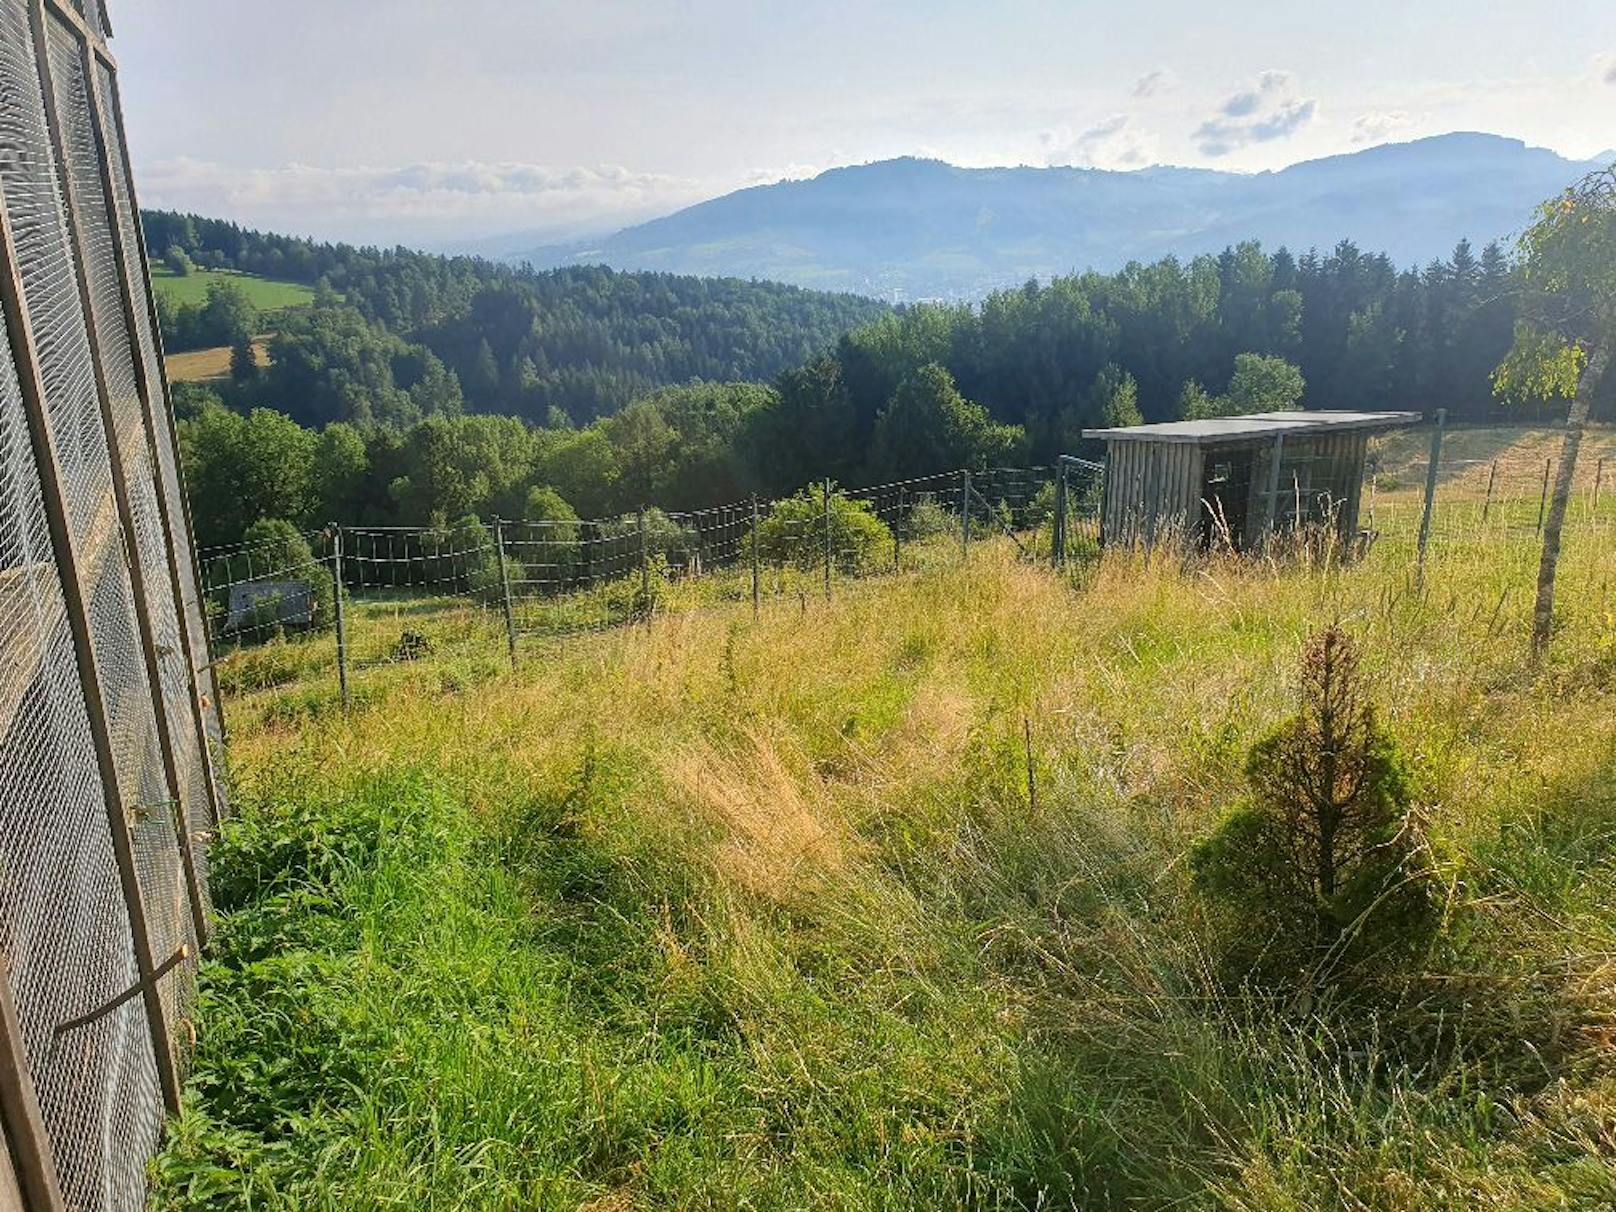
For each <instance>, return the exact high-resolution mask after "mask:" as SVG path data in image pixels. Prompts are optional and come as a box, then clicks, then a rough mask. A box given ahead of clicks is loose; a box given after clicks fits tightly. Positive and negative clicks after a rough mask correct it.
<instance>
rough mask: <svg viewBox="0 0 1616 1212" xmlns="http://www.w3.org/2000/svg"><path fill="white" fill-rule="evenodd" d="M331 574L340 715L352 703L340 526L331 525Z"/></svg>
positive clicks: (349, 707) (339, 524) (345, 712)
mask: <svg viewBox="0 0 1616 1212" xmlns="http://www.w3.org/2000/svg"><path fill="white" fill-rule="evenodd" d="M331 572H332V579H333V581H334V582H335V583H334V584H333V586H332V596H333V598H334V600H335V602H336V610H335V614H336V623H337V689H338V691H339V692H340V693H341V695H342V713H343V714H344V715H346V714H348V712H349V710H350V709H351V708H352V706H353V703H352V700H351V699H350V698H349V694H348V614H347V605H346V603H344V602H343V600H342V599H343V584H342V580H343V573H342V524H341V523H340V522H333V523H331Z"/></svg>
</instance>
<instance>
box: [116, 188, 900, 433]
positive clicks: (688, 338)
mask: <svg viewBox="0 0 1616 1212" xmlns="http://www.w3.org/2000/svg"><path fill="white" fill-rule="evenodd" d="M143 226H144V230H145V235H146V241H147V250H148V253H149V254H150V255H151V256H152V258H153V259H154V260H156V259H157V258H163V257H166V256H167V254H168V252H169V250H176V251H177V252H179V253H183V254H185V255H186V256H187V257H189V258H190V259H191V260H192V261H193V262H194V263H195V264H196V265H197V266H198V267H200V268H199V269H197V270H196V271H194V272H193V273H192V274H191V275H188V276H186V277H185V278H160V279H159V289H160V290H161V291H162V292H163V293H162V294H161V295H160V296H159V298H160V303H161V304H162V307H163V309H164V312H165V314H164V315H163V330H164V335H165V339H168V340H169V348H170V349H171V351H178V350H182V349H208V348H214V347H218V346H228V345H232V344H235V343H237V342H238V341H240V340H242V339H245V338H246V337H248V336H251V335H254V334H258V333H262V332H264V331H265V328H264V327H263V326H262V321H263V315H262V313H263V312H264V311H265V310H267V309H272V308H275V307H279V308H281V309H282V310H281V313H280V315H279V317H278V319H277V320H276V321H275V322H274V324H273V326H274V328H275V330H276V335H275V338H274V339H273V340H272V341H271V342H270V349H269V353H270V356H271V359H272V362H273V364H272V366H271V367H270V368H269V370H268V372H267V373H266V374H265V375H263V376H262V377H261V378H260V380H259V381H257V382H253V383H249V384H247V385H244V386H243V388H242V391H241V394H242V398H241V399H240V400H238V401H235V402H236V403H238V404H239V405H241V406H242V407H243V408H249V407H251V406H253V405H265V406H268V407H271V408H275V409H277V410H279V411H282V412H285V413H288V414H289V415H292V416H294V417H296V418H297V419H299V420H300V421H304V422H307V423H312V424H324V423H326V422H328V421H334V420H355V421H371V420H374V421H380V422H382V423H384V424H408V423H410V422H412V421H415V420H418V419H420V418H421V417H423V416H430V415H433V414H437V413H457V412H461V411H480V412H497V413H501V414H504V415H516V416H522V417H525V418H528V419H530V420H535V421H540V422H545V421H552V420H557V421H559V420H567V421H569V422H570V421H577V422H587V421H589V420H591V419H593V418H594V417H597V416H602V415H610V414H612V413H614V412H616V411H617V410H618V409H619V408H621V407H622V406H623V405H625V404H627V403H628V402H629V401H631V400H633V399H634V398H635V397H636V396H639V395H644V394H646V393H647V392H650V391H653V390H655V389H656V388H658V387H663V386H667V385H670V384H682V383H687V382H689V381H691V380H692V379H703V380H710V381H722V380H740V379H753V380H760V379H770V378H773V377H774V376H775V375H777V374H779V373H780V372H781V371H784V370H787V369H789V368H791V367H794V366H797V365H800V364H801V363H803V362H805V361H807V360H809V359H810V358H813V357H814V356H816V355H818V354H819V353H821V352H822V351H823V350H825V349H826V348H828V347H830V346H831V345H833V344H835V342H836V340H837V339H838V338H839V337H840V336H841V335H842V334H843V333H845V332H847V331H848V330H849V329H852V328H856V327H858V326H859V325H861V324H865V323H868V322H869V321H871V320H874V319H877V318H878V317H880V316H881V315H883V314H885V313H886V312H887V310H888V309H887V308H886V306H885V305H883V304H881V303H878V302H876V301H874V300H871V299H867V298H861V297H859V296H857V295H852V294H845V293H825V292H819V291H811V290H804V289H801V288H799V287H796V286H790V285H783V284H780V283H777V282H759V281H748V280H742V279H739V278H733V277H730V278H703V277H691V276H681V275H675V274H668V273H657V272H635V273H624V272H614V271H612V270H608V269H602V268H598V267H572V268H566V269H557V270H551V271H545V272H535V271H532V270H526V269H515V268H512V267H511V266H508V265H499V264H496V263H494V262H491V261H485V260H480V259H477V258H473V257H443V256H437V255H434V254H430V253H422V252H414V251H412V250H410V249H405V248H394V249H386V250H382V249H375V248H355V247H353V246H351V245H345V244H327V243H318V242H316V241H313V240H307V239H302V238H299V237H295V236H287V235H279V234H275V233H269V232H259V231H252V230H249V229H245V228H242V227H240V226H239V225H237V224H234V223H228V222H224V221H222V220H217V219H208V218H203V217H201V216H198V215H184V214H176V213H172V212H162V211H148V212H145V213H144V215H143ZM193 279H195V282H194V284H193ZM219 283H223V284H226V285H229V286H234V287H239V288H240V290H239V291H229V292H226V295H227V297H224V298H220V297H217V296H218V294H219V292H215V291H211V290H210V289H209V288H210V287H211V286H213V285H215V284H219ZM178 292H185V297H181V296H180V294H179V293H178ZM188 300H189V301H188ZM293 301H297V302H304V301H307V302H310V303H311V306H309V307H306V308H297V309H295V310H292V311H286V310H285V306H286V304H288V303H290V302H293ZM176 338H177V339H176Z"/></svg>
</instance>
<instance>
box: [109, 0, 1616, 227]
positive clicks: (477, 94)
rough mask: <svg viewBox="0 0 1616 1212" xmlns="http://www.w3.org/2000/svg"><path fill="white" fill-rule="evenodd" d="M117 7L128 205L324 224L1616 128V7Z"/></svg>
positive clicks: (596, 221)
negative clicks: (943, 174) (919, 166)
mask: <svg viewBox="0 0 1616 1212" xmlns="http://www.w3.org/2000/svg"><path fill="white" fill-rule="evenodd" d="M107 4H108V7H109V9H110V14H111V18H112V22H113V27H114V32H115V37H114V40H113V44H112V46H113V51H114V53H115V54H116V55H117V57H118V62H119V67H120V79H121V81H122V89H123V99H124V108H125V116H126V121H127V124H128V130H129V137H130V143H131V150H132V152H133V154H134V157H135V163H136V174H137V182H138V185H139V188H140V193H141V201H142V204H143V205H146V206H158V207H172V208H179V209H185V210H193V211H197V212H200V213H203V214H208V215H214V216H219V217H225V218H232V219H237V220H240V221H242V222H246V223H250V224H252V225H254V226H259V227H263V228H267V229H272V230H277V231H286V232H292V233H297V234H306V235H314V236H318V237H320V238H323V239H345V240H355V241H361V242H366V243H394V242H400V243H410V244H417V245H424V246H428V247H475V246H476V245H477V243H478V242H479V241H482V240H486V239H489V238H491V237H496V236H500V235H503V234H506V233H511V232H522V233H524V234H526V233H532V234H535V235H539V236H541V237H544V238H555V239H562V238H567V237H571V236H576V235H583V234H595V233H598V232H601V231H606V230H611V229H615V228H617V227H621V226H625V225H627V224H630V223H635V222H639V221H642V220H644V219H646V218H650V217H652V216H655V215H658V214H665V213H668V212H670V211H673V210H676V209H678V208H680V207H682V206H686V205H689V204H691V203H693V202H697V201H700V200H702V199H705V198H710V197H715V196H718V195H720V194H723V193H727V192H729V191H730V190H733V189H737V188H741V187H744V186H747V185H756V184H762V183H767V182H770V181H777V180H781V179H784V178H789V177H802V176H810V175H812V174H814V173H816V172H818V171H821V170H823V169H826V168H830V167H834V166H837V165H843V164H857V163H864V162H867V161H871V160H879V159H885V158H887V157H891V156H899V155H923V156H931V157H936V158H939V159H944V160H948V161H950V162H952V163H955V164H961V165H969V166H984V165H1002V164H1031V165H1066V164H1070V165H1084V166H1094V167H1102V168H1115V169H1134V168H1140V167H1144V166H1146V165H1149V164H1154V163H1163V164H1180V165H1192V166H1200V167H1207V168H1218V169H1226V170H1235V171H1243V172H1252V171H1262V170H1267V169H1276V168H1280V167H1283V166H1285V165H1287V164H1291V163H1295V162H1296V161H1299V160H1307V159H1313V158H1316V157H1319V156H1326V155H1334V154H1337V153H1342V152H1350V151H1353V150H1357V149H1360V148H1364V147H1368V146H1372V145H1374V144H1377V143H1385V142H1393V141H1402V140H1406V139H1413V138H1419V137H1422V136H1426V135H1433V134H1441V133H1445V132H1448V131H1453V130H1481V131H1489V132H1492V133H1495V134H1502V135H1508V136H1512V137H1516V138H1520V139H1524V140H1525V141H1526V142H1527V143H1529V144H1533V145H1536V146H1543V147H1549V148H1552V149H1554V150H1555V151H1558V152H1560V153H1561V154H1563V155H1566V156H1568V157H1570V158H1573V159H1584V158H1588V157H1591V156H1593V155H1595V154H1597V153H1599V152H1602V151H1605V150H1607V149H1610V148H1612V147H1616V0H1357V2H1356V3H1351V4H1348V3H1322V2H1318V0H1312V2H1309V0H1301V2H1298V0H1284V2H1279V0H1223V3H1221V4H1216V5H1212V4H1207V3H1205V0H1128V2H1126V3H1119V2H1118V0H1110V2H1108V3H1091V2H1089V0H1066V2H1064V3H1059V2H1055V0H994V2H992V3H984V2H982V0H910V2H908V3H894V2H889V0H848V2H843V0H792V2H788V3H764V2H761V0H759V2H746V0H562V2H555V0H501V2H495V0H275V2H274V3H273V4H267V5H266V4H264V3H263V2H262V0H259V2H258V3H255V4H251V5H248V4H246V3H244V2H242V0H107Z"/></svg>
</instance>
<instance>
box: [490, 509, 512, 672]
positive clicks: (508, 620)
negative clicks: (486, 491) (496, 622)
mask: <svg viewBox="0 0 1616 1212" xmlns="http://www.w3.org/2000/svg"><path fill="white" fill-rule="evenodd" d="M494 557H495V558H496V559H497V560H498V561H499V596H500V601H501V602H502V603H503V605H504V607H505V651H506V653H507V654H508V655H509V656H510V658H511V668H512V669H515V668H516V608H515V606H514V605H513V604H512V602H511V569H510V565H509V564H508V563H507V562H506V560H505V519H504V518H502V517H499V516H498V515H497V514H496V515H495V517H494Z"/></svg>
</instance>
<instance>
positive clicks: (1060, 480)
mask: <svg viewBox="0 0 1616 1212" xmlns="http://www.w3.org/2000/svg"><path fill="white" fill-rule="evenodd" d="M1066 492H1067V488H1066V460H1064V459H1061V460H1059V461H1057V462H1056V464H1055V525H1054V528H1053V530H1052V531H1051V534H1050V543H1049V558H1050V563H1051V564H1053V565H1054V567H1056V568H1064V567H1065V566H1066Z"/></svg>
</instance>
